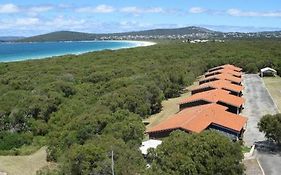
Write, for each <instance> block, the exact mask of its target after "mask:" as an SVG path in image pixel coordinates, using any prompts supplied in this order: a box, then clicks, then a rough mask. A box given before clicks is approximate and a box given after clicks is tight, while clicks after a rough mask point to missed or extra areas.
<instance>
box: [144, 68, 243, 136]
mask: <svg viewBox="0 0 281 175" xmlns="http://www.w3.org/2000/svg"><path fill="white" fill-rule="evenodd" d="M243 88H244V87H243V86H242V69H241V68H239V67H235V66H233V65H229V64H227V65H223V66H218V67H215V68H212V69H209V70H208V72H206V73H205V75H204V76H203V78H202V79H200V80H199V85H198V86H197V87H195V88H194V89H192V90H191V94H192V95H191V96H190V97H187V98H186V99H184V100H182V101H181V102H180V103H179V110H180V111H179V112H178V113H177V114H175V115H174V116H171V117H170V118H169V119H167V120H165V121H163V122H162V123H160V124H158V125H156V126H155V127H153V128H151V129H149V130H147V131H146V133H147V134H148V135H149V137H150V138H153V139H158V138H163V137H166V136H168V135H169V134H170V133H171V132H173V131H175V130H182V131H185V132H187V133H190V132H194V133H200V132H202V131H204V130H207V129H214V130H217V131H219V132H221V133H223V134H225V135H227V136H228V137H230V138H231V139H233V140H237V139H242V137H243V133H244V131H245V128H246V123H247V118H245V117H243V116H241V115H240V113H241V111H242V110H243V105H244V102H245V100H244V98H242V96H243V93H242V90H243Z"/></svg>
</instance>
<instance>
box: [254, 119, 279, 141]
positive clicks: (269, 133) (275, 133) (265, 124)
mask: <svg viewBox="0 0 281 175" xmlns="http://www.w3.org/2000/svg"><path fill="white" fill-rule="evenodd" d="M258 128H259V130H260V132H263V133H265V137H266V138H268V139H269V140H271V141H274V142H276V143H277V144H279V145H280V144H281V114H276V115H265V116H263V117H262V118H261V120H260V122H259V123H258Z"/></svg>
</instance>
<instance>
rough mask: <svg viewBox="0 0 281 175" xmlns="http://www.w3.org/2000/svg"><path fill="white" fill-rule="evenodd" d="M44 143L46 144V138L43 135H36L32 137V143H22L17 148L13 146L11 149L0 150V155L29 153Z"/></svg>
mask: <svg viewBox="0 0 281 175" xmlns="http://www.w3.org/2000/svg"><path fill="white" fill-rule="evenodd" d="M44 145H46V138H45V137H43V136H37V137H34V138H33V141H32V144H30V145H23V146H21V147H19V148H13V149H11V150H0V155H2V156H7V155H14V156H16V155H29V154H32V153H34V152H36V151H37V150H39V149H40V148H41V147H42V146H44Z"/></svg>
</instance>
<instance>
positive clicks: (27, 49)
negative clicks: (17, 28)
mask: <svg viewBox="0 0 281 175" xmlns="http://www.w3.org/2000/svg"><path fill="white" fill-rule="evenodd" d="M135 46H136V43H132V42H126V41H124V42H116V41H89V42H88V41H85V42H84V41H72V42H41V43H40V42H37V43H0V62H11V61H23V60H29V59H41V58H46V57H52V56H59V55H65V54H81V53H85V52H90V51H99V50H105V49H119V48H129V47H135Z"/></svg>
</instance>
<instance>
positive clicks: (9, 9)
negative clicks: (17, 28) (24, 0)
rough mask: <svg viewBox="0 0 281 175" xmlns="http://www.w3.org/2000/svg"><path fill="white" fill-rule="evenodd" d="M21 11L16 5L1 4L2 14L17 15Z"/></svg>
mask: <svg viewBox="0 0 281 175" xmlns="http://www.w3.org/2000/svg"><path fill="white" fill-rule="evenodd" d="M19 11H20V9H19V8H18V6H16V5H15V4H2V5H1V4H0V13H17V12H19Z"/></svg>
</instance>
